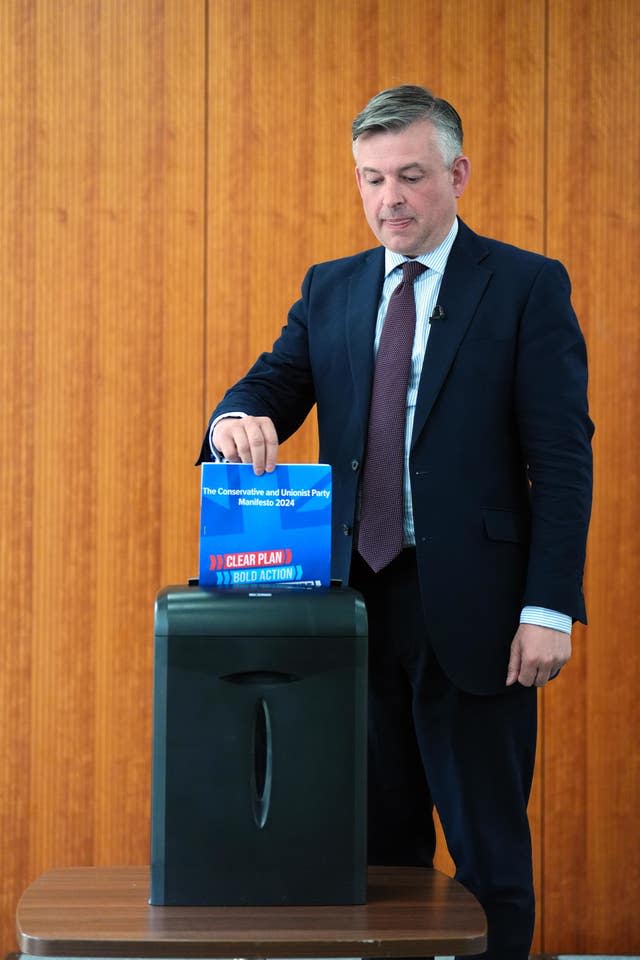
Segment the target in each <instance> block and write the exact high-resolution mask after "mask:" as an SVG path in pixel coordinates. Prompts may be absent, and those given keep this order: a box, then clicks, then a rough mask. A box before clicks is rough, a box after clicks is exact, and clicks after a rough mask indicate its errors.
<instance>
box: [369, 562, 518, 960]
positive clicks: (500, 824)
mask: <svg viewBox="0 0 640 960" xmlns="http://www.w3.org/2000/svg"><path fill="white" fill-rule="evenodd" d="M350 583H351V586H353V587H354V588H355V589H356V590H358V591H359V592H360V593H362V595H363V596H364V599H365V603H366V606H367V613H368V618H369V797H368V802H369V812H368V816H369V863H372V864H395V865H404V866H408V865H423V866H427V867H430V866H432V865H433V854H434V850H435V833H434V827H433V820H432V809H433V804H434V803H435V806H436V808H437V810H438V814H439V816H440V819H441V821H442V825H443V829H444V833H445V837H446V840H447V846H448V847H449V851H450V853H451V856H452V858H453V861H454V863H455V865H456V879H457V880H459V881H460V882H461V883H462V884H464V886H465V887H467V888H468V889H469V890H470V891H471V892H472V893H473V894H474V895H475V896H476V897H477V899H478V900H479V901H480V903H481V904H482V906H483V908H484V910H485V913H486V915H487V921H488V949H487V952H486V953H485V954H482V956H483V957H486V958H487V960H497V958H500V960H526V958H527V957H528V955H529V947H530V945H531V939H532V935H533V923H534V895H533V878H532V869H531V840H530V834H529V824H528V820H527V801H528V798H529V791H530V788H531V779H532V775H533V764H534V758H535V742H536V690H535V688H533V687H532V688H525V687H521V686H520V685H519V684H515V685H514V686H513V687H509V688H507V687H505V692H504V693H500V694H499V695H497V696H476V695H473V694H469V693H466V692H464V691H462V690H459V689H458V688H456V687H454V686H453V684H452V683H451V682H450V681H449V680H448V679H447V677H446V676H445V675H444V673H443V672H442V670H441V669H440V666H439V664H438V661H437V660H436V658H435V656H434V654H433V651H432V649H431V646H430V644H429V638H428V636H427V633H426V628H425V624H424V615H423V610H422V603H421V598H420V588H419V583H418V574H417V569H416V562H415V551H414V550H405V551H403V553H402V554H401V556H400V557H399V558H398V559H397V560H395V561H394V562H393V563H392V564H391V565H390V566H389V567H387V568H386V569H385V570H382V571H380V573H378V574H374V573H373V572H372V571H371V570H370V569H369V567H368V566H367V565H366V564H365V563H364V561H363V560H361V559H360V557H358V556H354V562H353V567H352V574H351V578H350ZM463 602H464V597H463V596H462V595H461V603H463ZM505 677H506V663H505Z"/></svg>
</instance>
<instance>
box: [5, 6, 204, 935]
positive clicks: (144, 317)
mask: <svg viewBox="0 0 640 960" xmlns="http://www.w3.org/2000/svg"><path fill="white" fill-rule="evenodd" d="M2 14H3V23H2V27H3V31H2V46H3V49H2V55H1V57H0V60H1V62H2V70H3V76H4V79H5V81H6V82H5V83H4V84H3V87H2V91H0V97H1V98H2V101H1V102H2V111H3V116H6V117H7V118H8V121H9V122H8V131H9V136H8V137H7V138H6V139H5V138H4V136H3V153H2V156H3V170H2V182H3V200H4V204H3V221H4V222H3V227H4V229H3V261H4V263H5V267H6V266H7V264H8V266H9V271H8V275H6V276H3V292H4V296H3V319H2V323H3V331H4V329H5V324H6V329H7V334H8V339H9V349H10V353H9V356H8V358H6V359H5V357H4V356H3V379H2V396H3V414H2V439H3V450H2V470H3V476H2V487H1V494H0V496H1V497H2V507H3V511H2V513H3V516H2V521H1V522H2V533H3V541H2V561H1V563H2V566H1V567H0V571H1V573H2V583H1V584H0V591H1V594H2V598H3V604H2V611H3V637H4V643H3V646H4V648H5V649H6V651H7V653H6V654H5V656H4V658H3V671H2V675H1V679H0V684H2V693H3V694H6V696H3V702H2V711H3V714H2V716H3V721H4V722H3V724H2V729H1V730H0V738H1V743H2V748H1V753H0V756H1V757H2V765H1V767H0V779H1V782H2V799H3V803H2V818H3V822H2V827H3V829H2V834H1V839H0V845H1V848H2V862H3V884H2V891H3V892H2V896H3V917H2V921H3V947H4V949H5V950H6V949H11V948H12V947H13V946H14V942H15V941H14V939H13V917H12V913H13V910H14V908H15V902H16V899H17V896H18V895H19V893H20V892H21V889H22V888H23V887H24V885H25V883H26V882H27V881H28V880H30V879H32V878H33V877H34V876H36V875H37V874H38V873H40V872H41V871H42V870H44V869H45V868H47V867H50V866H53V865H59V864H69V863H82V864H88V863H114V862H125V863H126V862H129V863H135V862H137V863H143V862H146V861H147V859H148V819H149V818H148V811H149V761H150V709H151V699H150V690H151V650H152V632H153V627H152V624H153V600H154V596H155V593H156V591H157V590H158V589H159V587H161V586H162V585H164V584H165V583H167V582H168V581H176V580H177V581H184V580H185V579H186V577H187V576H189V574H191V573H192V572H193V570H195V569H196V563H197V509H198V496H197V473H196V471H194V470H193V467H192V461H193V450H194V445H195V444H196V442H197V438H198V430H199V422H200V419H201V416H202V397H203V366H202V351H203V339H204V323H203V318H204V313H203V310H204V292H203V291H204V283H203V268H204V216H203V214H204V157H205V144H204V125H205V124H204V116H205V112H204V111H205V87H204V77H205V34H204V6H203V5H202V4H186V5H185V4H183V3H182V2H181V0H136V2H135V3H132V4H125V3H120V2H114V3H100V2H98V0H82V2H75V0H66V2H63V0H57V2H56V3H40V2H26V0H24V2H17V0H16V2H11V3H7V4H2ZM5 126H7V125H5ZM3 274H4V271H3ZM3 341H4V343H3V352H4V350H5V348H6V345H7V341H6V339H5V336H4V333H3ZM7 360H8V362H7ZM5 367H6V369H5ZM5 398H6V399H5ZM5 531H6V537H5ZM5 601H8V602H5ZM5 609H6V610H7V614H6V617H5ZM7 626H9V633H8V634H7V632H6V627H7ZM5 797H6V800H7V802H6V803H5ZM10 865H11V866H12V867H13V869H11V870H8V869H7V867H8V866H10Z"/></svg>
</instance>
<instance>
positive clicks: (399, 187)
mask: <svg viewBox="0 0 640 960" xmlns="http://www.w3.org/2000/svg"><path fill="white" fill-rule="evenodd" d="M354 156H355V160H356V180H357V182H358V189H359V190H360V195H361V197H362V204H363V206H364V212H365V216H366V218H367V223H368V224H369V226H370V227H371V229H372V230H373V232H374V234H375V235H376V237H377V238H378V240H379V241H380V243H381V244H383V246H385V247H388V248H389V249H390V250H394V251H395V252H396V253H401V254H404V256H407V257H417V256H419V255H420V254H421V253H427V252H428V251H429V250H433V249H435V247H437V246H438V244H440V243H441V242H442V241H443V240H444V238H445V237H446V235H447V233H448V232H449V230H450V228H451V225H452V224H453V221H454V219H455V215H456V201H457V198H458V197H460V196H462V192H463V190H464V188H465V185H466V182H467V180H468V177H469V161H468V159H467V158H466V157H462V156H461V157H457V158H456V160H454V162H453V165H452V166H451V167H447V166H445V163H444V160H443V159H442V153H441V150H440V144H439V141H438V136H437V133H436V130H435V128H434V126H433V124H432V123H431V122H430V121H429V120H416V121H415V122H414V123H412V124H411V125H410V126H408V127H405V128H404V129H402V130H398V131H396V132H386V131H384V132H380V133H365V134H362V136H360V137H358V139H357V140H356V142H355V146H354Z"/></svg>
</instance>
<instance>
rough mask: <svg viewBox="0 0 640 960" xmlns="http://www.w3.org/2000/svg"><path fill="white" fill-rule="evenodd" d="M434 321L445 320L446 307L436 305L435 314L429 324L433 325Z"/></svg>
mask: <svg viewBox="0 0 640 960" xmlns="http://www.w3.org/2000/svg"><path fill="white" fill-rule="evenodd" d="M434 320H444V307H441V306H440V304H439V303H436V305H435V307H434V308H433V313H432V314H431V316H430V317H429V323H433V321H434Z"/></svg>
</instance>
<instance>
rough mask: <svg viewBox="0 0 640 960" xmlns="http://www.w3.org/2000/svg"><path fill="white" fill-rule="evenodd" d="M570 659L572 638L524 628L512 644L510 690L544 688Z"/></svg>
mask: <svg viewBox="0 0 640 960" xmlns="http://www.w3.org/2000/svg"><path fill="white" fill-rule="evenodd" d="M570 656H571V637H570V635H569V634H567V633H563V632H561V631H559V630H552V629H550V628H548V627H540V626H536V625H534V624H521V625H520V627H519V629H518V631H517V633H516V635H515V637H514V639H513V642H512V644H511V655H510V658H509V666H508V669H507V680H506V683H507V686H511V684H513V683H515V682H516V681H517V682H518V683H520V684H521V685H522V686H523V687H533V686H535V687H544V686H545V685H546V684H547V683H548V682H549V680H553V679H554V677H557V675H558V674H559V673H560V670H561V669H562V667H563V666H564V665H565V663H566V662H567V660H568V659H569V657H570Z"/></svg>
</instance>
